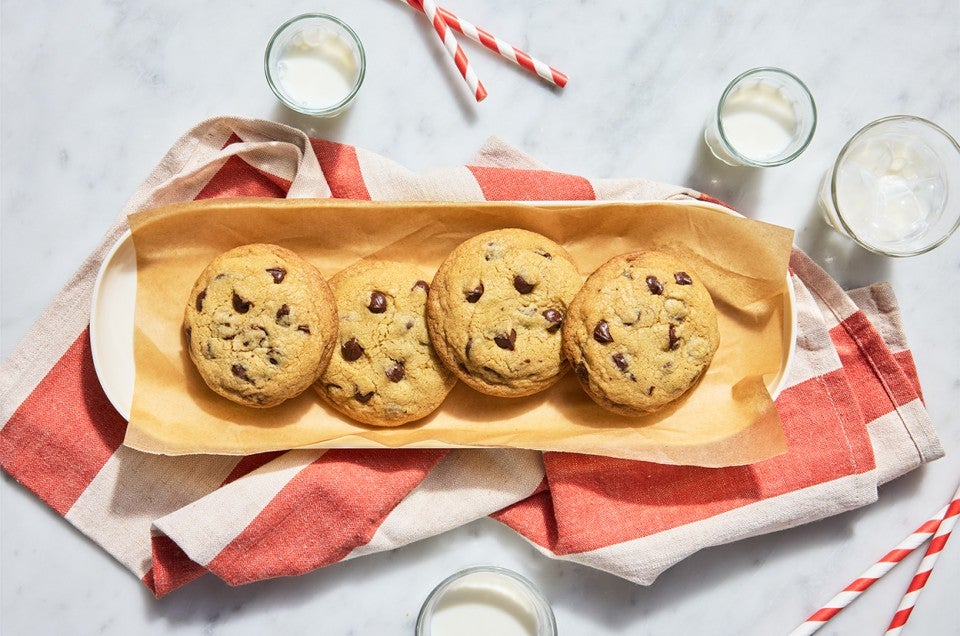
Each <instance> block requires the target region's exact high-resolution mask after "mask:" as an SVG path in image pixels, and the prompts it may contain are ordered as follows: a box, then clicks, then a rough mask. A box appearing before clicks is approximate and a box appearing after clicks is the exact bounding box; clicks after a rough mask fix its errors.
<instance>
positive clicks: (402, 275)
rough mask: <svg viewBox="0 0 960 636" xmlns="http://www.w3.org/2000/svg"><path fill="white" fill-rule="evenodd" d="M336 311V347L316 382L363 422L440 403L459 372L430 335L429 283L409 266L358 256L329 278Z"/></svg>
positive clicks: (394, 421)
mask: <svg viewBox="0 0 960 636" xmlns="http://www.w3.org/2000/svg"><path fill="white" fill-rule="evenodd" d="M330 286H331V288H332V289H333V294H334V296H335V297H336V300H337V309H338V311H339V316H340V330H339V331H340V333H339V336H338V338H339V341H338V349H337V351H335V352H334V354H333V359H332V360H331V361H330V365H329V366H328V367H327V369H326V371H324V373H323V375H322V376H321V377H320V380H319V381H318V382H317V383H316V385H315V387H316V390H317V392H318V393H319V394H320V396H321V397H323V398H324V399H325V400H326V401H327V402H329V403H330V405H331V406H333V407H334V408H335V409H337V410H338V411H340V412H341V413H343V414H344V415H347V416H348V417H350V418H353V419H355V420H357V421H359V422H363V423H364V424H370V425H373V426H398V425H400V424H405V423H407V422H412V421H414V420H418V419H420V418H423V417H426V416H427V415H429V414H430V413H432V412H433V411H435V410H436V409H437V407H439V406H440V404H441V403H442V402H443V400H444V398H445V397H446V396H447V393H449V392H450V389H452V388H453V385H454V384H455V383H456V378H455V377H454V376H453V374H451V373H450V372H449V371H448V370H447V369H446V368H445V367H444V366H443V364H442V363H441V362H440V359H439V358H438V357H437V355H436V353H435V352H434V350H433V346H432V345H431V344H430V337H429V336H428V335H427V325H426V307H427V293H428V291H429V290H430V285H429V283H427V281H426V280H424V275H423V273H422V272H421V271H420V269H419V268H417V267H416V266H414V265H408V264H404V263H396V262H390V261H361V262H359V263H357V264H355V265H353V266H351V267H348V268H347V269H345V270H343V271H341V272H339V273H338V274H337V275H335V276H334V277H333V278H331V279H330Z"/></svg>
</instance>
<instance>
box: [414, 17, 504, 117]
mask: <svg viewBox="0 0 960 636" xmlns="http://www.w3.org/2000/svg"><path fill="white" fill-rule="evenodd" d="M419 2H420V3H421V4H422V6H423V12H424V14H426V16H427V19H428V20H430V22H432V23H433V28H434V30H435V31H436V32H437V35H439V36H440V41H441V42H443V46H444V47H445V48H446V49H447V52H449V53H450V56H451V57H453V62H454V64H456V65H457V70H458V71H460V75H462V76H463V79H464V80H465V81H466V82H467V86H469V87H470V90H471V91H472V92H473V96H474V97H475V98H476V99H477V101H478V102H479V101H483V98H484V97H486V96H487V89H485V88H484V87H483V84H481V83H480V79H479V78H478V77H477V74H476V73H474V72H473V67H472V66H470V61H469V60H467V56H466V54H464V52H463V49H462V48H460V43H459V42H457V38H456V36H455V35H454V34H453V31H452V30H451V29H448V28H447V23H446V22H445V21H444V19H443V18H442V17H440V13H439V12H438V11H437V5H436V4H434V2H433V0H419Z"/></svg>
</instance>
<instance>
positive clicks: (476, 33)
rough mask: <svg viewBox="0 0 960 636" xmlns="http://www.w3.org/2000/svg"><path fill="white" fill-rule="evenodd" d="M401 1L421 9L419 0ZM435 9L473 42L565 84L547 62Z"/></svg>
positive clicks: (548, 78)
mask: <svg viewBox="0 0 960 636" xmlns="http://www.w3.org/2000/svg"><path fill="white" fill-rule="evenodd" d="M403 1H404V2H406V3H407V4H408V5H410V6H411V7H413V8H414V9H417V10H418V11H423V5H422V3H421V0H403ZM437 11H438V12H439V14H440V17H441V18H443V21H444V22H446V24H447V26H449V27H450V28H451V29H453V30H454V31H457V32H458V33H462V34H463V35H465V36H467V37H468V38H470V39H471V40H473V41H474V42H477V43H479V44H481V45H483V46H485V47H486V48H488V49H490V50H491V51H493V52H494V53H497V54H498V55H500V56H502V57H503V58H505V59H507V60H510V61H511V62H513V63H514V64H516V65H518V66H520V67H521V68H525V69H527V70H528V71H530V72H532V73H536V74H537V75H539V76H540V77H542V78H543V79H545V80H547V81H548V82H550V83H551V84H553V85H555V86H559V87H560V88H563V87H564V86H566V85H567V76H566V75H565V74H564V73H561V72H560V71H558V70H557V69H555V68H553V67H552V66H550V65H549V64H545V63H544V62H541V61H540V60H538V59H536V58H535V57H533V56H531V55H530V54H529V53H527V52H525V51H523V50H521V49H518V48H517V47H515V46H513V45H512V44H509V43H508V42H505V41H503V40H501V39H500V38H498V37H497V36H495V35H493V34H492V33H490V32H489V31H485V30H483V29H481V28H480V27H478V26H475V25H473V24H471V23H469V22H467V21H466V20H463V19H461V18H459V17H457V16H456V15H454V14H453V13H450V12H449V11H447V10H446V9H444V8H443V7H437Z"/></svg>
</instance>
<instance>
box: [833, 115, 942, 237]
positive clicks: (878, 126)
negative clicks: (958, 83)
mask: <svg viewBox="0 0 960 636" xmlns="http://www.w3.org/2000/svg"><path fill="white" fill-rule="evenodd" d="M819 202H820V210H821V212H822V213H823V217H824V219H826V221H827V223H829V224H830V225H831V226H833V227H834V228H835V229H836V230H838V231H839V232H840V233H841V234H845V235H846V236H849V237H850V238H852V239H853V240H855V241H856V242H857V243H859V244H860V245H862V246H863V247H865V248H866V249H868V250H870V251H871V252H875V253H877V254H884V255H886V256H915V255H917V254H923V253H924V252H928V251H930V250H932V249H933V248H935V247H936V246H938V245H940V244H941V243H943V242H944V241H946V240H947V239H948V238H949V237H950V235H951V234H953V232H954V231H955V230H956V229H957V226H958V225H960V146H958V145H957V142H956V140H955V139H954V138H953V137H951V136H950V133H948V132H947V131H945V130H944V129H943V128H941V127H940V126H938V125H936V124H935V123H933V122H931V121H927V120H926V119H922V118H920V117H913V116H910V115H896V116H893V117H884V118H883V119H878V120H877V121H875V122H872V123H870V124H867V125H866V126H865V127H863V128H862V129H860V131H859V132H857V133H856V134H855V135H854V136H853V137H852V138H851V139H850V141H848V142H847V144H846V145H845V146H844V147H843V149H842V150H841V151H840V154H839V155H838V156H837V160H836V161H835V162H834V165H833V168H832V169H831V170H830V171H828V172H827V174H826V175H825V176H824V178H823V182H822V184H821V187H820V196H819Z"/></svg>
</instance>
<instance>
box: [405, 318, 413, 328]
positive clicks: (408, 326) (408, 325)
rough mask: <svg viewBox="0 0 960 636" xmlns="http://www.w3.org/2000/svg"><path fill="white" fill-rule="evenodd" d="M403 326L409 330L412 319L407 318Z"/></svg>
mask: <svg viewBox="0 0 960 636" xmlns="http://www.w3.org/2000/svg"><path fill="white" fill-rule="evenodd" d="M403 326H404V327H405V328H406V329H408V330H409V329H413V321H412V320H408V321H407V322H406V323H404V325H403Z"/></svg>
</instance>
